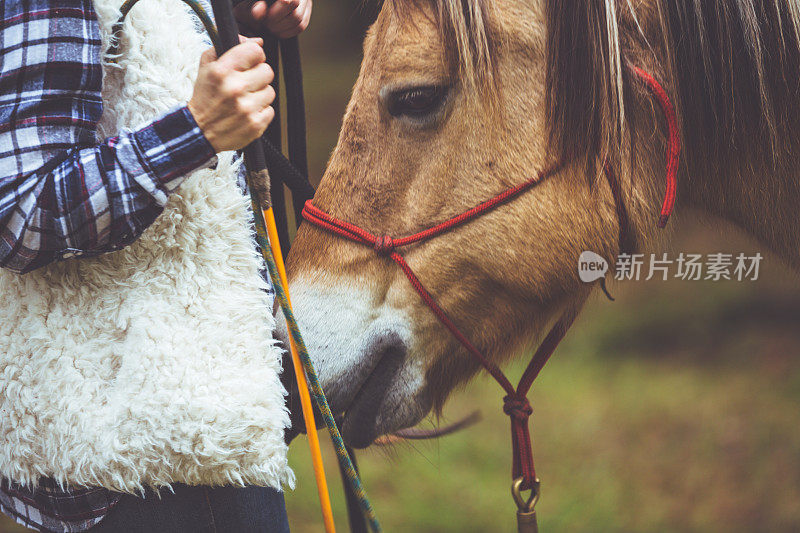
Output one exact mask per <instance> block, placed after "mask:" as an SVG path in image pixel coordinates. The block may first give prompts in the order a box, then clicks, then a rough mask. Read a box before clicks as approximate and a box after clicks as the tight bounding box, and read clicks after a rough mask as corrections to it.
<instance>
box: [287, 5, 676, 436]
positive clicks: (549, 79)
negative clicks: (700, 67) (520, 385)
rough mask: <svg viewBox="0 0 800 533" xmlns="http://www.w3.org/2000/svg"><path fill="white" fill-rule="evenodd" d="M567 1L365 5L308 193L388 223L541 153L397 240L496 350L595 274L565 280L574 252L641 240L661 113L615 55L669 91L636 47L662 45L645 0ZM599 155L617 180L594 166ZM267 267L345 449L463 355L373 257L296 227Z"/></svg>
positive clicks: (482, 345) (456, 369)
mask: <svg viewBox="0 0 800 533" xmlns="http://www.w3.org/2000/svg"><path fill="white" fill-rule="evenodd" d="M562 4H564V5H562ZM575 4H576V6H575V9H574V10H573V9H572V7H573V6H572V3H571V2H566V3H564V2H562V1H559V0H548V1H547V2H544V1H542V2H539V1H526V0H503V1H500V2H492V1H490V0H470V1H467V2H462V1H461V0H421V1H419V2H405V1H400V0H397V1H387V2H385V3H384V5H383V7H382V10H381V12H380V14H379V16H378V19H377V21H376V22H375V24H374V25H373V26H372V27H371V29H370V30H369V32H368V34H367V37H366V41H365V46H364V59H363V63H362V66H361V71H360V74H359V76H358V80H357V81H356V84H355V87H354V90H353V94H352V98H351V100H350V103H349V105H348V107H347V110H346V114H345V117H344V122H343V125H342V129H341V133H340V137H339V141H338V144H337V146H336V148H335V150H334V152H333V154H332V156H331V159H330V162H329V165H328V168H327V170H326V172H325V175H324V176H323V178H322V181H321V183H320V186H319V188H318V190H317V194H316V197H315V199H314V204H315V205H316V206H317V207H319V208H320V209H322V210H324V211H326V212H327V213H330V214H331V215H333V216H335V217H336V218H337V219H340V220H344V221H349V222H352V223H354V224H357V225H358V226H360V227H362V228H365V229H366V230H368V231H370V232H371V233H373V234H375V235H391V236H397V237H401V236H404V235H409V234H413V233H415V232H418V231H420V230H422V229H424V228H428V227H430V226H434V225H436V224H438V223H440V222H442V221H444V220H447V219H449V218H451V217H453V216H455V215H458V214H459V213H462V212H464V211H466V210H468V209H469V208H471V207H473V206H475V205H477V204H479V203H481V202H483V201H485V200H487V199H489V198H491V197H493V196H495V195H497V194H498V193H500V192H501V191H503V190H505V189H507V188H509V187H511V186H514V185H516V184H519V183H522V182H524V181H526V180H528V179H530V178H531V177H532V176H535V175H537V173H540V172H542V171H543V170H545V169H548V168H553V167H555V166H557V167H558V170H557V171H556V172H553V173H552V174H551V175H549V177H548V178H547V179H546V180H543V181H542V182H541V183H540V184H539V185H537V186H536V187H535V188H533V189H531V190H530V191H528V192H526V193H525V194H523V195H521V196H520V197H518V198H517V199H515V200H514V201H512V202H509V203H507V204H505V205H503V206H502V207H500V208H498V209H496V210H494V211H492V212H490V213H487V214H485V215H484V216H482V217H480V218H478V219H475V220H473V221H471V222H469V223H468V224H465V225H463V226H460V227H458V228H456V229H454V230H453V231H450V232H448V233H446V234H443V235H441V236H438V237H436V238H434V239H431V240H427V241H425V242H420V243H418V244H415V245H411V246H408V247H406V248H404V250H403V252H402V253H403V255H404V258H405V260H406V261H407V262H408V264H409V265H411V267H412V268H413V270H414V272H415V273H416V275H417V276H418V278H419V279H420V280H421V282H422V283H423V284H424V285H425V287H426V288H427V289H428V290H429V291H430V293H431V294H432V295H433V297H434V298H435V299H436V300H437V302H438V303H439V305H440V306H441V307H442V309H444V311H445V312H446V313H447V314H448V316H449V317H450V318H451V319H452V320H453V322H454V323H455V324H456V325H457V327H458V328H459V329H460V330H461V331H463V332H465V333H466V335H467V336H468V337H469V339H470V341H471V342H472V343H473V344H474V345H475V346H476V347H477V348H478V349H479V350H481V351H482V352H483V353H485V354H487V356H488V357H489V358H491V359H492V360H493V361H494V362H496V363H500V362H502V361H504V360H507V359H509V358H511V357H513V356H514V355H515V354H519V353H521V352H522V351H523V350H524V349H525V348H526V347H528V346H529V345H530V343H531V342H532V340H534V339H535V338H536V337H537V335H539V334H540V333H541V332H542V331H543V329H544V328H545V327H546V326H547V325H548V324H549V323H551V322H552V321H553V320H554V318H555V317H556V316H557V315H559V314H560V312H561V311H562V310H563V309H565V308H568V307H570V306H575V305H577V304H578V303H579V302H582V301H583V300H585V298H586V297H587V295H588V294H589V292H590V291H591V290H592V288H593V287H595V285H596V284H594V283H586V282H585V281H582V280H581V277H580V276H579V272H578V263H579V258H580V257H581V254H582V253H584V252H586V251H589V252H592V253H593V254H596V255H597V256H600V257H601V258H605V259H606V260H608V261H609V262H612V261H613V258H614V257H615V256H616V255H617V254H618V253H619V251H620V242H621V239H620V233H621V231H628V232H630V234H629V235H627V236H626V237H627V238H629V239H630V241H631V242H634V243H635V246H636V247H637V248H639V249H647V248H652V247H653V246H655V245H656V244H657V242H658V240H659V238H658V237H657V235H656V234H657V230H656V221H657V220H658V216H659V208H660V206H661V197H662V196H663V194H664V185H663V176H664V150H665V146H666V139H665V136H664V133H663V132H664V127H663V120H662V117H661V116H660V114H659V113H658V112H657V111H656V109H655V106H654V105H653V103H652V100H651V98H650V95H649V94H648V93H647V90H646V89H645V88H644V87H642V86H641V85H637V84H636V83H635V82H634V80H632V79H631V76H630V74H629V73H628V71H627V69H626V68H625V62H626V61H633V60H635V62H636V64H638V65H640V66H642V67H644V68H645V69H647V70H650V71H651V72H654V73H655V75H656V77H659V78H661V79H662V80H663V82H664V84H665V86H666V87H667V90H668V91H671V90H672V89H673V87H672V86H671V82H672V80H671V79H670V76H668V72H669V69H668V68H667V67H665V66H664V65H667V64H669V61H670V57H669V54H667V53H666V52H664V51H663V50H662V48H661V47H659V46H657V45H656V46H653V45H651V43H658V42H662V41H661V34H662V32H663V31H664V30H663V26H662V25H661V24H660V22H659V21H660V19H659V13H658V11H659V10H658V9H656V8H655V7H654V6H655V5H656V2H655V1H653V2H642V3H640V4H641V5H640V6H639V7H638V8H636V11H635V12H634V8H633V7H631V6H630V3H627V4H626V3H625V2H615V1H613V0H607V1H606V2H596V3H595V2H576V3H575ZM623 4H626V5H627V6H628V9H626V10H625V11H624V12H622V9H621V8H617V9H619V10H620V12H616V11H615V6H618V5H623ZM665 5H666V4H665ZM559 6H560V7H559ZM623 48H624V49H625V50H624V52H623ZM623 88H624V89H625V91H624V92H623ZM604 162H608V163H609V164H611V165H612V166H613V167H614V168H615V169H616V175H617V176H618V179H619V183H618V184H617V185H618V186H619V192H618V193H614V192H613V189H614V186H613V185H614V184H613V183H612V182H611V181H609V180H604V179H601V176H602V174H603V170H602V169H603V164H604ZM620 202H622V203H623V204H624V205H625V207H626V217H627V219H628V221H629V228H627V229H626V228H622V227H621V224H622V221H621V220H620V216H619V203H620ZM593 257H595V256H593ZM287 266H288V270H289V277H290V291H291V293H292V297H293V300H294V304H295V313H296V316H297V318H298V321H299V324H300V327H301V329H302V331H303V334H304V337H305V340H306V344H307V346H308V348H309V352H310V354H311V357H312V359H313V360H314V363H315V365H316V368H317V372H318V374H319V375H320V378H321V381H322V384H323V387H324V389H325V391H326V393H327V394H328V397H329V399H330V401H331V403H332V405H333V408H334V411H335V412H336V414H340V415H344V418H343V426H342V431H343V434H344V437H345V439H346V440H347V441H348V442H349V443H350V444H351V445H354V446H356V447H359V446H366V445H369V444H370V443H371V442H372V441H373V440H374V439H375V438H376V437H377V436H379V435H381V434H384V433H388V432H392V431H395V430H397V429H400V428H404V427H408V426H411V425H414V424H416V423H417V422H419V421H420V420H421V419H422V418H423V417H424V416H425V415H426V414H427V413H428V412H430V411H431V409H440V408H441V406H442V405H443V403H444V401H445V399H446V397H447V395H448V394H449V393H450V392H451V391H452V390H453V389H454V388H455V387H457V386H459V385H461V384H463V383H465V382H466V381H467V380H468V379H469V378H470V377H471V376H473V375H474V374H475V373H476V371H477V370H478V369H479V368H480V367H479V365H478V363H477V362H476V361H475V360H474V358H472V357H471V356H470V355H469V354H468V353H467V351H466V350H465V349H464V348H463V347H462V345H461V344H459V343H458V341H456V339H454V338H453V336H452V335H451V334H450V333H449V332H448V331H447V330H446V329H445V328H444V327H442V325H441V323H440V322H439V320H437V318H436V317H435V316H434V314H433V313H432V312H431V310H430V309H429V308H428V307H427V306H426V305H425V303H424V302H423V301H422V299H421V298H420V297H419V295H418V294H417V292H415V290H414V289H413V287H412V286H411V285H410V284H409V283H408V280H407V279H406V276H405V275H404V273H403V272H402V271H401V269H400V268H398V267H397V265H396V264H395V263H393V262H392V261H391V260H390V259H389V258H388V257H386V254H376V253H375V250H373V249H372V248H369V247H365V246H362V245H360V244H358V243H354V242H351V241H349V240H346V239H341V238H338V237H337V236H336V235H333V234H331V233H329V232H326V231H322V230H321V229H319V228H318V227H315V226H312V225H310V224H308V223H305V224H303V225H302V226H301V227H300V229H299V231H298V233H297V237H296V240H295V242H294V244H293V246H292V250H291V253H290V254H289V257H288V260H287ZM279 322H280V321H279ZM282 335H283V337H284V338H285V332H284V333H283V334H282Z"/></svg>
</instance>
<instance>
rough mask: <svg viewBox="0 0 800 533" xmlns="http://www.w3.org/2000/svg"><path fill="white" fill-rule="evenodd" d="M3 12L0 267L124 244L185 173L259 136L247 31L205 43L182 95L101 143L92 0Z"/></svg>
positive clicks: (263, 112) (29, 265) (260, 75)
mask: <svg viewBox="0 0 800 533" xmlns="http://www.w3.org/2000/svg"><path fill="white" fill-rule="evenodd" d="M0 13H1V14H2V17H3V19H2V20H0V23H2V24H0V28H2V48H0V267H4V268H8V269H10V270H13V271H15V272H20V273H24V272H29V271H31V270H34V269H36V268H39V267H42V266H44V265H47V264H48V263H51V262H53V261H57V260H60V259H63V258H66V257H72V256H92V255H97V254H100V253H103V252H108V251H113V250H118V249H120V248H123V247H124V246H126V245H128V244H130V243H131V242H133V241H134V240H135V239H136V238H137V237H139V236H140V235H141V233H142V232H143V231H144V230H145V229H146V228H147V227H148V226H149V225H150V224H152V222H153V221H154V220H155V219H156V218H157V217H158V215H159V214H160V213H161V212H162V210H163V208H164V205H165V204H166V202H167V198H168V197H169V195H170V193H171V192H172V191H174V190H175V189H176V188H177V187H178V186H179V185H180V184H181V182H182V181H183V179H184V177H185V176H186V175H187V174H188V173H190V172H191V171H193V170H196V169H198V168H201V167H203V166H205V165H208V164H210V163H211V162H212V161H213V160H214V155H215V153H216V152H220V151H223V150H235V149H239V148H242V147H243V146H245V145H246V144H247V143H249V142H250V141H252V140H253V139H256V138H258V137H259V136H260V135H261V133H263V131H264V129H265V128H266V127H267V125H268V124H269V122H270V121H271V119H272V116H273V115H274V112H273V110H272V109H271V107H270V105H271V103H272V101H273V99H274V91H273V90H272V88H271V87H270V86H269V83H270V82H271V81H272V71H271V70H270V68H269V67H268V66H267V65H266V64H264V54H263V51H262V50H261V46H260V43H259V41H258V40H256V42H245V43H243V44H240V45H239V46H237V47H234V48H233V49H231V50H230V51H229V52H228V53H226V54H225V55H223V56H222V57H221V58H217V57H216V55H215V54H214V53H213V50H212V51H208V52H206V53H205V54H204V55H203V58H202V60H201V65H200V71H199V73H198V78H197V82H196V83H195V91H194V95H193V96H192V100H191V101H190V102H189V104H188V106H184V107H179V108H177V109H174V110H173V111H171V112H169V113H167V114H166V115H165V116H163V117H161V118H160V119H159V120H156V121H155V122H153V123H151V124H149V125H147V126H145V127H144V128H142V129H140V130H138V131H123V132H121V133H120V134H119V135H117V136H115V137H111V138H109V139H105V140H104V141H102V142H100V143H99V144H98V142H97V140H96V138H95V135H96V129H97V123H98V121H99V119H100V115H101V113H102V99H101V90H102V70H101V64H100V57H101V53H102V50H101V41H100V36H99V27H98V23H97V19H96V16H95V13H94V11H92V3H91V1H89V0H29V1H28V2H6V3H5V6H4V9H3V10H2V11H0ZM198 103H199V104H200V105H198ZM193 106H194V107H193ZM190 109H192V112H190ZM195 119H197V120H195Z"/></svg>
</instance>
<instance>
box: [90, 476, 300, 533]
mask: <svg viewBox="0 0 800 533" xmlns="http://www.w3.org/2000/svg"><path fill="white" fill-rule="evenodd" d="M173 489H174V490H175V493H174V494H173V493H172V492H170V491H169V490H161V494H160V497H159V494H156V493H155V492H153V491H148V492H147V493H146V494H145V497H144V498H141V497H138V496H131V495H128V494H126V495H124V496H122V498H120V500H119V502H118V503H117V504H116V505H115V506H114V507H113V508H112V509H111V510H110V511H109V512H108V515H107V516H106V517H105V518H104V519H103V520H102V521H101V522H100V523H99V524H98V525H97V526H95V527H93V528H91V529H90V530H89V531H90V532H91V533H123V532H124V533H251V532H252V533H256V532H258V533H288V532H289V522H288V519H287V517H286V505H285V503H284V501H283V493H282V492H278V491H277V490H275V489H270V488H265V487H190V486H187V485H180V484H175V485H173Z"/></svg>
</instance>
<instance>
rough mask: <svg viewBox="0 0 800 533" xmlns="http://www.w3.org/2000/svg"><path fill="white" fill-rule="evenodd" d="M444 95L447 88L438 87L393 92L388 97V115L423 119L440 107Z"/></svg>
mask: <svg viewBox="0 0 800 533" xmlns="http://www.w3.org/2000/svg"><path fill="white" fill-rule="evenodd" d="M446 94H447V88H446V87H439V86H428V87H413V88H411V89H401V90H398V91H395V92H393V93H392V94H391V95H390V96H389V102H388V109H389V114H390V115H392V116H393V117H400V116H407V117H411V118H424V117H425V116H426V115H429V114H431V113H433V112H434V111H436V110H437V109H438V108H439V107H440V106H441V104H442V102H443V101H444V97H445V95H446Z"/></svg>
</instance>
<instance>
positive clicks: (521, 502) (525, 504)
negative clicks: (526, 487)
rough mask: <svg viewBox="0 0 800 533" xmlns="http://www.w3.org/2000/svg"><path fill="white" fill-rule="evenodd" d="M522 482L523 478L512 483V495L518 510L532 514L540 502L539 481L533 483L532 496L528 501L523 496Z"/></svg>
mask: <svg viewBox="0 0 800 533" xmlns="http://www.w3.org/2000/svg"><path fill="white" fill-rule="evenodd" d="M522 482H523V478H522V477H518V478H517V479H515V480H514V481H513V482H512V483H511V495H512V496H513V497H514V503H516V504H517V509H519V510H520V511H522V512H526V513H530V512H533V508H534V507H536V502H538V501H539V494H540V490H539V487H540V483H539V479H538V478H537V479H536V481H534V482H533V486H532V487H531V495H530V496H528V499H527V500H526V499H525V498H524V497H523V496H522Z"/></svg>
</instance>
